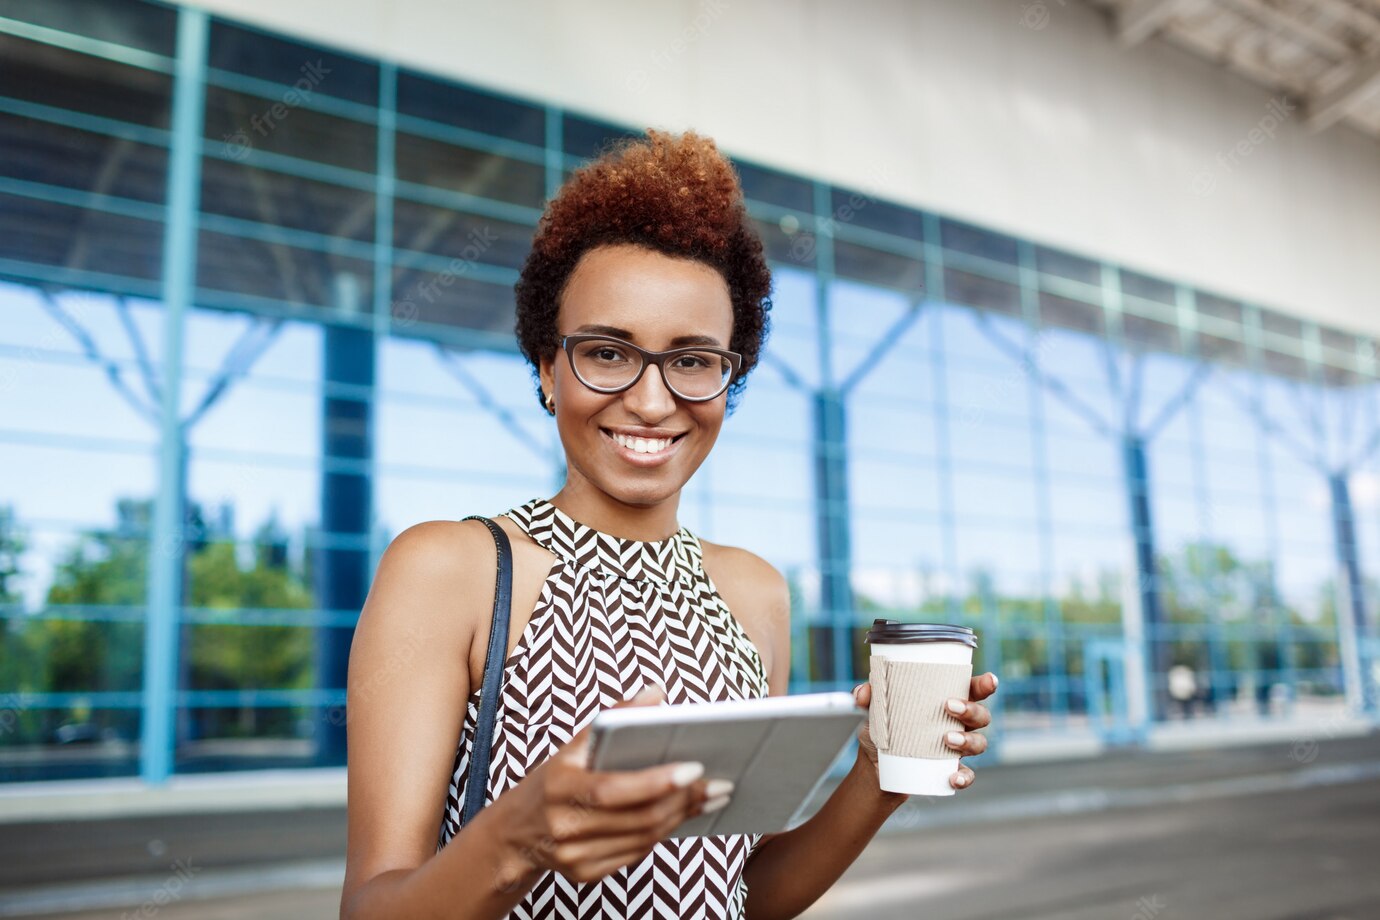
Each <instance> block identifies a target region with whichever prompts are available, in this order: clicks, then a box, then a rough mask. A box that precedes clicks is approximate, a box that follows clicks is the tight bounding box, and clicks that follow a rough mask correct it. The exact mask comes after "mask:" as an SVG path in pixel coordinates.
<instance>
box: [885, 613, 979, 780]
mask: <svg viewBox="0 0 1380 920" xmlns="http://www.w3.org/2000/svg"><path fill="white" fill-rule="evenodd" d="M864 641H865V642H867V643H868V645H869V646H870V647H871V650H872V654H871V658H870V659H869V661H870V674H869V678H868V679H869V681H870V683H871V684H872V702H871V704H870V706H869V715H868V720H869V734H870V735H871V738H872V741H873V743H874V744H876V745H877V767H878V780H879V782H880V785H881V787H882V788H883V789H885V790H886V791H888V792H904V793H907V794H910V795H953V794H954V792H955V789H954V787H953V786H951V785H950V784H949V777H951V776H953V774H954V773H956V772H958V761H959V754H957V753H956V752H955V751H954V750H953V748H951V747H948V745H947V744H945V742H944V735H945V734H947V733H948V732H950V731H965V730H966V727H965V726H964V725H963V723H962V722H960V721H959V720H958V718H957V717H956V716H954V715H953V714H952V713H951V712H949V710H948V709H947V708H946V705H945V704H946V703H947V702H948V701H949V700H950V699H951V698H957V699H961V700H966V699H968V691H969V687H970V682H971V680H972V675H973V650H974V649H975V648H977V635H976V634H975V633H974V632H973V631H972V630H971V629H969V628H968V627H966V626H955V625H950V624H942V623H901V622H899V621H897V620H887V619H880V618H879V619H876V620H874V621H873V622H872V628H871V629H870V630H869V631H868V633H867V637H866V638H865V639H864ZM882 669H885V670H884V671H883V670H882ZM879 698H880V699H879ZM879 703H880V705H879Z"/></svg>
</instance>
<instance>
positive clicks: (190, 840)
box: [0, 734, 1380, 920]
mask: <svg viewBox="0 0 1380 920" xmlns="http://www.w3.org/2000/svg"><path fill="white" fill-rule="evenodd" d="M1297 753H1298V751H1297V750H1296V749H1293V748H1291V747H1290V746H1287V745H1274V746H1266V747H1261V748H1257V749H1246V750H1240V751H1212V752H1202V751H1199V752H1183V753H1177V754H1153V755H1152V754H1145V753H1126V754H1122V755H1119V756H1115V757H1108V758H1103V759H1101V760H1099V761H1093V762H1082V763H1068V764H1042V765H1038V766H1036V765H1026V766H1010V767H1002V766H994V767H992V768H990V769H988V770H986V771H983V772H981V773H980V774H979V783H980V784H983V786H982V787H979V786H975V787H974V788H973V789H972V790H969V791H967V792H964V793H961V794H960V795H959V796H955V797H954V799H953V800H921V801H922V802H924V804H922V805H920V806H918V807H917V808H915V809H912V810H911V811H909V812H906V813H903V814H902V815H901V817H905V818H906V820H903V821H897V822H893V826H890V827H889V828H888V829H887V832H886V833H884V834H883V835H880V836H878V837H877V839H875V840H874V841H873V843H872V844H871V845H870V846H869V848H868V849H867V851H866V852H865V853H864V854H863V856H862V857H861V858H860V859H859V860H858V862H857V863H855V864H854V865H853V867H852V868H851V869H850V870H849V871H848V872H847V873H846V874H845V875H844V877H843V878H842V879H840V880H839V882H838V883H837V884H836V885H835V886H834V887H833V888H832V889H831V890H830V891H829V892H828V893H827V894H826V895H825V896H824V897H823V898H822V899H820V901H818V902H817V903H816V904H815V905H814V906H813V907H812V908H811V909H810V910H809V911H807V912H806V913H805V914H803V915H802V916H804V917H806V918H810V920H834V918H845V917H847V918H854V917H860V916H867V917H869V918H877V920H888V918H898V920H899V918H906V920H911V918H917V917H923V918H926V920H979V918H980V920H1017V918H1020V920H1052V918H1060V920H1092V918H1097V920H1106V918H1124V920H1158V918H1208V920H1219V918H1220V920H1233V918H1242V920H1246V918H1250V920H1362V918H1375V917H1380V871H1377V866H1380V862H1377V859H1376V857H1375V854H1376V853H1377V852H1380V735H1376V734H1372V735H1371V736H1370V738H1367V739H1349V740H1337V741H1333V742H1329V743H1327V744H1326V745H1324V746H1322V748H1321V749H1320V751H1318V750H1310V751H1307V752H1305V755H1306V756H1303V757H1299V756H1296V755H1297ZM980 789H982V791H981V792H980ZM912 801H913V802H915V801H916V800H912ZM1123 801H1125V802H1133V803H1135V804H1134V805H1133V806H1131V807H1126V806H1124V805H1120V804H1118V803H1119V802H1123ZM1014 814H1021V815H1025V817H1021V818H1012V817H1011V815H1014ZM141 820H145V819H130V820H129V821H127V822H124V823H114V822H110V823H107V822H101V824H107V825H108V826H106V827H104V828H103V830H104V831H107V832H110V833H109V835H101V834H97V835H96V836H94V837H92V838H90V839H89V841H88V845H89V847H90V851H89V852H87V850H86V846H77V845H74V843H73V840H74V839H77V838H74V836H73V833H72V832H73V827H74V826H80V824H81V822H78V823H76V825H74V824H72V823H68V824H67V825H65V826H54V827H52V828H51V829H50V830H49V831H48V834H47V836H43V835H42V834H38V833H36V832H37V831H39V830H41V827H37V826H36V827H31V828H28V829H27V830H28V833H24V834H17V833H15V831H17V830H19V829H16V828H10V829H9V831H10V833H4V831H5V829H3V828H0V867H3V869H0V914H2V913H6V911H4V910H3V905H4V903H5V895H6V894H7V893H11V894H13V893H19V892H22V891H24V890H33V888H34V886H35V884H36V883H37V884H39V885H40V886H42V885H47V886H52V885H53V884H54V881H55V880H56V879H57V878H58V877H59V876H62V875H63V873H64V872H65V873H66V878H67V879H68V883H67V884H68V885H69V886H70V885H77V886H80V885H82V884H96V883H97V880H96V879H94V878H93V877H92V876H94V875H95V874H96V873H95V871H93V870H96V869H97V868H98V867H99V870H100V873H101V874H102V875H103V876H106V878H105V883H108V881H109V878H108V875H107V873H109V872H110V871H111V868H112V866H120V867H123V869H124V870H125V871H127V872H128V873H129V874H128V876H127V883H128V884H129V885H130V886H132V887H131V889H130V890H132V891H133V892H135V893H136V894H137V896H138V897H137V898H135V899H134V901H133V902H131V899H130V898H129V897H128V891H127V892H126V897H125V903H126V904H127V905H129V904H131V903H138V904H139V906H124V907H121V908H118V909H110V910H104V911H84V912H66V913H52V912H49V913H45V914H43V916H45V917H48V918H50V920H51V918H58V920H61V918H70V920H77V918H95V917H107V918H119V917H147V916H153V915H154V914H156V915H157V916H158V917H159V918H160V920H238V918H256V920H309V918H315V917H321V918H330V917H335V916H336V915H337V904H338V897H339V888H338V878H339V874H340V872H341V865H342V864H341V863H340V861H339V858H340V847H339V843H340V841H341V840H343V828H342V827H340V826H339V824H338V823H337V822H338V820H339V813H338V812H331V811H322V812H320V813H318V814H315V815H312V814H309V813H288V814H283V815H281V816H279V817H277V818H276V819H274V820H273V821H271V822H269V823H267V824H265V823H262V819H261V823H260V824H258V825H254V824H253V823H252V819H251V818H250V817H248V816H246V817H244V818H242V819H241V820H242V821H243V822H244V826H243V827H242V828H241V829H240V830H239V832H238V833H237V832H236V825H235V823H234V822H233V821H232V822H230V823H228V824H226V823H221V822H224V821H226V817H225V816H218V817H217V818H216V819H215V823H214V824H209V823H207V821H206V820H205V819H204V818H203V819H197V818H195V817H187V818H185V819H178V821H182V822H184V823H182V824H178V823H177V822H171V823H170V821H169V819H168V818H167V817H162V818H159V819H157V822H158V824H157V830H158V832H159V833H160V834H162V835H163V837H162V838H159V839H157V840H156V841H154V840H151V839H150V838H149V837H148V835H149V833H150V832H151V828H150V827H149V826H143V825H141V824H140V821H141ZM147 820H152V819H147ZM91 829H92V830H96V831H99V830H102V828H99V827H98V826H97V825H96V824H95V823H93V824H92V826H91ZM45 841H46V842H45ZM64 841H65V842H64ZM121 841H123V842H121ZM154 844H156V845H154ZM151 845H152V849H150V846H151ZM217 845H219V846H220V847H221V848H222V850H223V852H221V851H218V850H217V849H216V846H217ZM155 850H156V851H158V852H157V855H155V853H154V851H155ZM177 853H197V854H200V856H198V857H197V858H198V859H200V858H202V857H204V860H203V865H204V866H205V867H206V868H205V871H204V872H201V874H200V876H199V877H198V878H197V880H196V886H207V885H209V886H210V887H212V888H215V887H216V886H220V890H222V891H224V892H225V896H223V897H211V898H201V897H198V899H197V900H192V899H191V898H184V897H182V896H181V895H180V894H178V893H177V892H173V894H172V896H171V897H170V898H169V899H168V903H160V904H154V900H155V898H156V896H157V893H158V891H159V889H160V888H163V889H171V888H174V887H179V886H177V885H176V883H174V882H172V879H173V878H174V877H175V876H176V875H177V872H176V871H175V870H173V869H171V863H172V861H173V860H174V859H175V858H176V854H177ZM64 854H65V855H64ZM288 854H291V855H292V857H293V859H292V860H291V861H289V860H288V859H287V856H288ZM307 857H310V859H308V858H307ZM111 860H114V862H113V863H112V862H111ZM64 861H65V863H64ZM64 864H65V866H66V869H65V870H64V869H63V866H64ZM20 866H27V869H21V868H19V867H20ZM155 866H157V867H161V870H160V871H161V875H160V874H154V873H152V872H151V871H150V869H151V868H152V867H155ZM274 867H281V868H283V869H284V875H283V881H282V885H281V888H280V890H277V891H267V892H261V893H255V894H246V893H243V890H244V889H245V888H253V887H263V883H264V881H265V878H266V875H265V873H271V872H273V871H276V870H275V868H274ZM199 871H200V870H199ZM6 876H8V877H6ZM83 877H85V878H86V879H88V881H82V879H83ZM6 882H8V884H6ZM202 893H203V894H209V893H210V892H209V891H207V890H206V888H205V887H203V888H202ZM144 905H147V906H149V907H150V908H153V909H152V910H151V911H142V910H141V909H140V908H141V907H142V906H144ZM10 913H11V915H15V914H13V913H12V912H10Z"/></svg>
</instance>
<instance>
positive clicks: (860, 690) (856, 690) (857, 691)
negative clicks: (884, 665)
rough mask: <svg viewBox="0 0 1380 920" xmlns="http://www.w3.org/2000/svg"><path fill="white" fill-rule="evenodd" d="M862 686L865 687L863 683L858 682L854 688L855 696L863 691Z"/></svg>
mask: <svg viewBox="0 0 1380 920" xmlns="http://www.w3.org/2000/svg"><path fill="white" fill-rule="evenodd" d="M862 688H863V685H862V684H858V685H857V686H856V687H854V688H853V695H854V696H857V695H858V694H859V693H861V692H862Z"/></svg>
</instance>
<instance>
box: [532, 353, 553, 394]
mask: <svg viewBox="0 0 1380 920" xmlns="http://www.w3.org/2000/svg"><path fill="white" fill-rule="evenodd" d="M537 373H538V374H539V375H540V377H541V388H542V392H543V393H546V394H548V395H550V394H552V393H555V392H556V356H555V355H551V356H550V357H546V358H541V359H539V360H538V361H537Z"/></svg>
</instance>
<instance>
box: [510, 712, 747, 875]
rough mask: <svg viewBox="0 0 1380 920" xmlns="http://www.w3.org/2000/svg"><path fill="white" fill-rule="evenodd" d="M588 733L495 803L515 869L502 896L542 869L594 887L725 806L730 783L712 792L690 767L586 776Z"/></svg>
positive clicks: (588, 772)
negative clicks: (692, 822) (502, 806)
mask: <svg viewBox="0 0 1380 920" xmlns="http://www.w3.org/2000/svg"><path fill="white" fill-rule="evenodd" d="M663 692H664V691H662V690H661V688H660V687H657V686H655V685H651V686H649V687H647V688H645V689H643V691H642V692H641V693H639V694H638V695H637V696H635V697H633V698H631V699H626V700H622V701H621V702H618V703H615V704H614V705H613V707H612V708H614V709H621V708H623V707H626V706H655V705H657V704H659V703H660V702H661V701H662V694H663ZM592 728H593V726H592V724H590V725H586V726H585V727H584V728H583V729H582V730H581V731H580V733H579V734H577V735H576V736H575V737H574V738H572V739H571V740H570V741H569V743H567V744H565V745H563V746H562V747H561V748H560V749H559V750H557V751H556V752H555V753H554V754H552V755H551V756H550V757H549V758H547V759H546V760H545V761H543V762H542V763H541V764H540V765H539V766H537V767H536V768H535V769H533V770H532V771H530V772H529V773H528V774H527V775H526V776H524V777H523V778H522V779H521V780H520V781H519V782H518V783H517V785H516V786H514V787H513V788H512V789H510V790H508V792H507V793H505V794H504V795H503V796H501V798H502V799H504V800H507V801H506V802H505V804H506V805H507V806H508V807H507V808H505V809H504V811H505V815H504V822H503V824H504V828H503V830H502V831H501V833H502V834H503V836H504V839H505V841H506V842H507V844H508V848H509V850H510V853H511V854H513V856H514V858H515V859H516V860H517V865H516V866H511V865H510V866H509V867H508V868H506V869H504V870H502V874H504V875H505V877H503V878H499V879H497V880H496V881H497V883H498V885H499V888H500V890H505V891H511V890H514V889H515V888H516V887H517V886H518V885H520V884H522V882H523V880H524V879H530V877H531V876H532V875H533V874H534V873H538V872H540V871H542V870H547V869H550V870H553V871H556V872H559V873H561V874H562V875H564V876H565V877H566V878H568V879H570V880H571V881H573V882H593V881H597V880H599V879H601V878H603V877H604V876H606V875H609V874H610V873H612V872H615V871H617V870H618V869H619V868H621V867H623V866H626V865H629V864H630V863H634V862H636V861H638V860H639V859H642V858H643V857H645V856H646V855H647V854H648V853H650V852H651V851H652V848H653V847H654V846H656V844H657V843H659V842H660V841H661V840H663V839H664V838H665V837H666V836H667V835H668V834H670V833H671V831H673V830H675V829H676V828H677V827H678V826H679V825H680V824H681V823H682V822H684V821H686V820H687V819H689V818H693V817H695V816H696V815H699V814H702V813H703V812H704V811H714V810H717V809H718V808H722V807H723V805H725V804H727V802H728V793H729V792H731V791H732V786H731V784H728V783H727V781H717V782H715V783H714V784H713V785H712V787H711V785H710V784H709V783H707V782H706V781H705V780H704V779H703V778H702V774H703V772H704V767H703V765H702V764H699V763H695V762H684V763H670V764H661V765H658V766H655V767H647V768H646V769H643V770H608V771H598V772H596V771H591V770H590V769H589V768H588V762H589V760H588V758H589V744H590V737H591V730H592ZM711 794H713V795H714V800H713V801H708V800H709V798H710V795H711ZM494 804H495V805H496V804H497V802H495V803H494ZM706 805H709V806H710V807H708V808H706V807H705V806H706Z"/></svg>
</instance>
